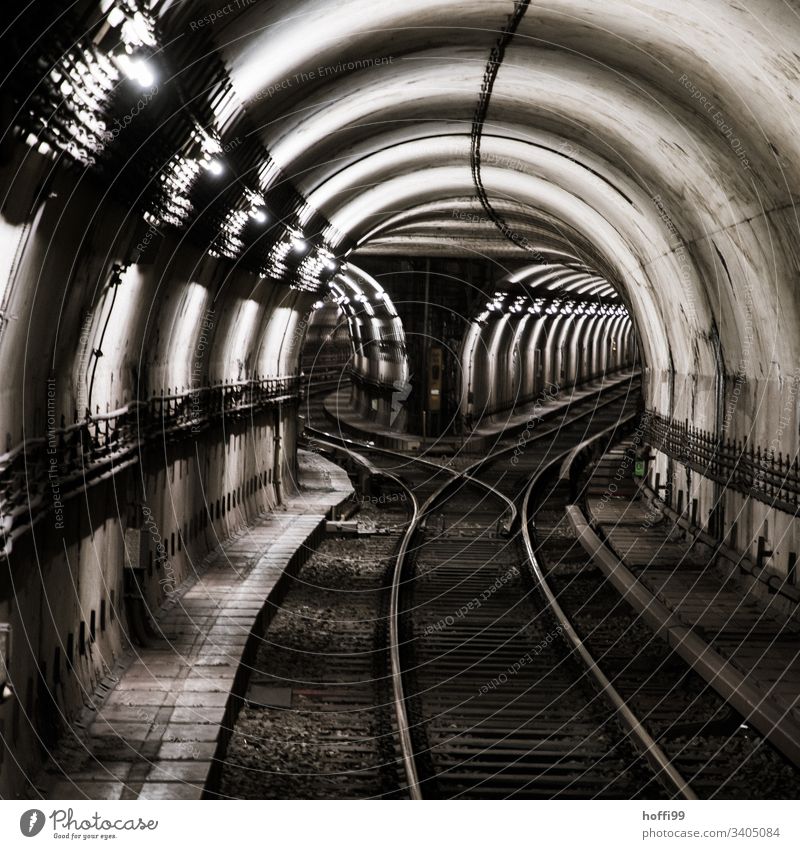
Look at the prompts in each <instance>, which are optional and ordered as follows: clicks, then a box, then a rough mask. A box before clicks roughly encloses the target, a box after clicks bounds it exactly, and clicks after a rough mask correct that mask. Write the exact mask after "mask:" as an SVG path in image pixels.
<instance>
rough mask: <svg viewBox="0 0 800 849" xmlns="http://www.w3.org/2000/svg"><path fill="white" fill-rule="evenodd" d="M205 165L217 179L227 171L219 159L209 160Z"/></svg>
mask: <svg viewBox="0 0 800 849" xmlns="http://www.w3.org/2000/svg"><path fill="white" fill-rule="evenodd" d="M203 165H204V166H205V167H206V169H207V170H209V171H210V172H211V173H212V174H213V175H214V176H215V177H219V175H220V174H221V173H222V172H223V171H224V170H225V169H224V168H223V167H222V163H221V162H220V161H219V159H209V160H208V161H207V162H204V163H203Z"/></svg>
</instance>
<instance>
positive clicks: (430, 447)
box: [323, 370, 638, 453]
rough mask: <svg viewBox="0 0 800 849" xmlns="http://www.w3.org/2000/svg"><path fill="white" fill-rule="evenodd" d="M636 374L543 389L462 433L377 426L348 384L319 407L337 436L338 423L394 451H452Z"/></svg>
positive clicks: (483, 446) (506, 432)
mask: <svg viewBox="0 0 800 849" xmlns="http://www.w3.org/2000/svg"><path fill="white" fill-rule="evenodd" d="M637 374H638V371H631V370H626V371H617V372H614V373H612V374H607V375H604V376H603V377H601V378H600V379H598V380H593V381H591V382H589V383H584V384H581V386H579V387H578V388H577V389H572V388H570V389H567V390H565V391H564V392H562V393H561V394H560V395H550V394H548V393H547V392H544V391H543V392H542V394H541V397H540V398H539V399H538V400H536V401H533V402H529V403H526V404H520V405H519V406H518V407H514V408H512V409H510V410H507V411H505V412H503V413H496V414H494V415H492V416H485V417H483V418H482V419H481V420H480V422H479V423H478V424H477V425H475V427H474V428H473V429H472V431H471V432H470V433H468V434H464V435H463V436H439V437H430V438H428V439H427V440H423V438H422V436H421V435H419V434H412V433H401V432H399V431H396V430H392V429H391V428H388V427H384V426H381V425H379V424H377V423H376V422H373V421H370V420H368V419H366V418H364V417H363V416H361V415H360V414H359V413H357V412H354V411H353V410H352V409H351V407H350V387H349V386H343V387H341V388H340V389H338V390H337V391H335V392H332V393H331V394H330V395H328V397H327V398H326V399H325V401H324V402H323V409H324V411H325V415H326V416H327V417H328V419H329V420H330V421H331V423H332V425H331V426H332V428H333V431H332V432H334V433H335V435H337V436H338V435H340V434H339V432H338V429H337V427H336V425H337V423H338V425H339V426H340V427H342V428H344V429H346V430H349V431H352V432H353V433H354V434H355V435H356V438H359V439H362V440H371V441H373V442H374V443H376V444H377V445H379V446H381V447H382V448H390V449H393V450H395V451H417V450H419V449H420V448H422V449H424V450H425V451H428V452H431V453H437V452H440V451H441V452H445V453H456V452H458V451H460V450H466V451H470V452H477V451H483V450H487V449H488V448H490V447H491V446H492V445H493V444H494V443H495V442H496V440H497V439H498V438H499V437H501V436H512V435H513V434H514V433H516V432H518V431H523V430H524V429H525V428H526V427H527V426H528V423H529V422H530V421H531V419H532V418H533V417H535V418H548V417H552V416H555V415H557V414H558V413H559V412H560V411H561V410H563V409H565V408H566V407H568V406H569V405H570V404H574V403H576V402H578V401H582V400H584V399H586V398H589V397H591V396H592V395H596V394H598V393H599V392H601V391H603V390H606V389H610V388H612V387H614V386H622V385H624V384H625V382H626V381H630V380H631V379H632V378H633V377H634V376H635V375H637ZM637 391H638V390H637Z"/></svg>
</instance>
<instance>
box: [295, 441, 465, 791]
mask: <svg viewBox="0 0 800 849" xmlns="http://www.w3.org/2000/svg"><path fill="white" fill-rule="evenodd" d="M306 430H307V431H313V432H314V433H315V434H317V433H321V431H317V430H316V429H315V428H309V427H306ZM338 439H339V440H340V441H341V442H348V443H350V444H351V445H357V446H359V447H361V448H368V449H369V450H381V451H383V449H373V447H372V446H368V445H363V444H362V445H360V444H359V443H357V442H356V441H355V440H349V439H344V438H342V437H338ZM314 441H315V442H316V443H317V444H319V445H325V446H328V447H329V448H333V449H334V450H336V451H344V452H345V453H346V454H347V455H348V456H350V457H352V458H353V459H354V460H355V461H356V462H357V463H359V464H360V465H362V466H364V467H365V468H366V469H367V470H368V471H369V472H370V473H373V474H375V473H378V474H380V475H382V476H383V477H385V478H388V479H390V480H392V481H393V482H394V483H395V484H396V485H397V486H398V487H400V488H401V489H402V490H404V491H405V492H406V493H407V494H408V496H409V498H410V500H411V506H412V510H411V517H410V519H409V521H408V525H407V526H406V531H405V533H404V534H403V539H402V540H401V541H400V548H399V549H398V554H397V558H396V559H395V568H394V572H393V573H392V584H391V594H390V597H389V661H390V666H391V673H392V695H393V701H394V712H395V721H396V722H397V733H398V737H399V739H400V757H401V759H402V761H403V770H404V772H405V775H406V783H407V785H408V793H409V795H410V796H411V798H412V799H422V794H421V792H420V789H419V775H418V773H417V763H416V756H415V754H414V744H413V741H412V739H411V726H410V724H409V721H408V712H407V710H406V700H405V691H404V688H403V668H402V664H401V661H400V589H401V586H402V571H403V567H404V564H405V558H406V556H407V553H408V546H409V544H410V541H411V538H412V536H413V534H414V531H415V530H416V527H417V525H418V518H419V515H420V506H419V501H418V500H417V497H416V495H414V492H413V491H412V489H411V488H410V487H409V486H407V485H406V484H405V483H404V482H403V481H402V480H401V479H400V478H399V477H397V476H396V475H393V474H391V473H390V472H384V471H383V470H382V469H376V468H375V467H374V466H372V464H371V463H370V462H369V461H368V460H367V458H366V457H364V456H363V455H362V454H360V453H359V452H358V451H356V450H354V449H353V448H350V447H348V446H342V445H338V444H337V443H336V442H331V441H330V440H328V439H320V438H319V437H317V436H315V437H314ZM388 453H394V452H388ZM404 459H408V458H405V457H404ZM412 462H420V463H427V464H428V465H431V466H436V467H437V468H441V467H440V466H437V464H436V463H430V462H429V461H426V460H418V459H414V460H412ZM450 483H452V481H447V484H448V485H449V484H450ZM428 501H430V499H428ZM428 501H426V502H425V503H426V505H427V504H428Z"/></svg>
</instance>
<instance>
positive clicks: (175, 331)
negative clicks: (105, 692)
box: [0, 157, 311, 796]
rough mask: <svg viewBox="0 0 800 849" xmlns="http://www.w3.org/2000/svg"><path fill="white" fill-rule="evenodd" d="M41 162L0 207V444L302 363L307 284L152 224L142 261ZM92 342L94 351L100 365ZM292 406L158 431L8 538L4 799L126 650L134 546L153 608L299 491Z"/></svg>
mask: <svg viewBox="0 0 800 849" xmlns="http://www.w3.org/2000/svg"><path fill="white" fill-rule="evenodd" d="M34 159H35V157H34ZM18 164H19V163H18V162H15V163H12V164H11V165H10V166H9V168H14V167H15V166H16V165H18ZM36 164H38V165H39V166H40V167H41V169H42V170H41V171H39V172H38V174H41V173H43V171H44V168H45V167H46V166H48V165H49V163H45V162H41V161H40V162H38V163H36V162H35V161H31V159H30V157H29V159H28V161H27V163H26V165H25V167H26V169H27V175H26V176H27V179H26V180H25V181H20V180H17V181H15V186H16V187H17V195H16V196H15V197H13V198H10V199H7V202H6V204H5V206H4V209H3V210H2V220H3V226H2V243H1V244H0V256H2V257H3V260H4V269H5V270H6V271H7V273H8V276H7V278H6V277H4V280H3V282H4V285H5V286H6V288H5V291H4V299H3V324H2V329H1V330H0V367H2V371H3V374H4V375H5V378H4V380H3V382H2V404H1V405H0V432H2V433H4V434H5V440H4V443H5V449H6V450H7V451H11V450H13V449H14V448H15V447H17V446H18V445H19V444H20V443H21V442H23V441H24V440H31V439H35V438H37V437H43V436H44V437H45V438H48V439H49V438H51V437H52V438H53V439H56V438H57V432H58V431H60V429H61V427H62V421H63V423H64V424H65V425H67V426H69V425H70V424H72V422H73V420H74V419H75V417H76V415H77V417H78V418H82V416H83V410H82V409H81V408H85V407H86V406H89V405H90V406H91V408H92V411H93V413H99V414H100V415H102V414H104V413H107V412H110V411H115V410H120V409H121V408H125V406H126V405H131V404H133V402H135V401H137V400H148V399H150V398H151V397H152V396H162V395H165V396H176V395H181V394H185V393H187V392H188V393H191V392H192V391H193V390H196V389H198V388H199V387H200V386H206V385H214V384H217V385H219V384H234V383H237V382H241V381H245V380H250V379H256V378H259V379H262V378H273V377H285V376H287V375H296V374H297V372H298V357H299V351H300V345H301V343H302V337H303V328H302V326H301V321H302V316H303V315H304V314H306V313H307V311H308V309H310V303H309V301H310V300H311V296H310V295H309V294H307V293H298V292H293V291H290V290H289V289H287V288H286V287H284V286H278V285H275V284H270V283H269V282H268V281H266V280H261V279H259V278H258V277H257V276H255V275H252V274H247V273H243V272H239V271H236V270H235V269H234V270H232V271H231V270H230V269H229V268H225V267H223V266H221V265H220V264H218V263H214V262H212V261H210V260H209V259H208V258H207V257H204V256H203V254H202V253H201V252H199V251H198V250H197V249H195V248H193V247H192V246H191V245H189V244H187V243H183V244H181V243H178V242H176V241H175V240H174V239H172V238H164V239H161V237H153V238H152V239H151V244H149V245H148V252H147V253H148V256H147V258H146V260H145V261H139V262H130V261H131V258H133V257H136V256H137V254H138V251H137V250H136V245H137V243H138V244H141V241H139V242H137V239H141V228H139V229H138V230H135V229H133V227H132V223H134V222H131V220H130V218H126V214H125V211H124V210H123V209H121V208H119V209H118V210H117V214H116V216H110V215H108V214H106V215H104V216H103V218H102V219H98V220H96V221H94V222H92V223H91V224H89V225H87V222H86V220H85V218H84V217H83V216H82V215H81V214H78V211H79V210H86V209H92V208H93V207H94V206H96V204H97V199H96V198H95V196H94V194H93V191H92V190H91V188H90V187H89V186H88V185H81V184H77V185H75V184H72V183H71V180H70V179H69V178H68V177H67V176H66V175H64V174H62V175H61V176H60V177H58V178H57V179H56V181H55V182H54V183H52V184H51V186H50V193H49V196H48V197H47V198H46V199H44V200H42V199H41V197H37V195H36V188H37V183H36V177H37V172H35V171H33V166H34V165H36ZM3 178H4V180H7V179H9V175H8V174H5V175H3ZM23 186H24V187H25V188H26V189H27V192H28V194H27V196H20V194H21V192H22V191H23V189H22V187H23ZM106 212H108V210H106ZM137 233H138V234H139V235H137ZM129 262H130V264H128V263H129ZM117 263H120V264H123V265H125V266H126V268H125V270H124V271H123V272H122V273H121V274H120V275H119V285H118V286H117V287H116V292H115V291H114V287H110V288H109V287H108V282H109V281H110V280H111V279H112V277H113V272H112V267H113V266H114V265H115V264H117ZM115 295H116V297H115ZM112 302H113V308H112ZM109 316H110V318H109ZM104 328H105V330H104ZM101 340H102V341H101ZM93 349H102V356H100V357H99V358H96V359H97V367H96V369H94V368H93V366H94V360H95V357H94V356H93V355H92V350H93ZM90 385H91V396H90V395H89V391H90ZM131 409H135V408H134V407H131ZM296 415H297V409H296V404H295V403H294V402H290V403H288V404H284V405H282V406H275V407H273V408H270V409H267V410H265V411H262V412H258V413H256V414H255V415H253V416H252V417H250V416H247V417H244V418H238V417H235V416H233V415H232V416H231V417H229V418H228V419H227V420H226V423H225V429H224V432H223V431H222V430H220V429H219V428H218V427H214V428H211V429H207V430H203V431H202V432H198V433H197V434H194V433H192V434H190V435H189V437H188V438H186V437H184V438H183V439H182V440H172V439H170V438H169V436H168V435H167V436H164V437H163V438H161V439H156V441H155V443H152V442H151V443H149V444H147V445H144V446H142V447H141V449H140V452H139V456H138V457H134V461H135V462H134V463H133V464H132V465H130V466H129V467H128V468H126V469H124V470H122V471H119V472H118V473H117V474H115V475H113V476H111V477H108V479H106V480H104V481H100V482H98V483H97V484H96V485H94V486H92V487H91V488H89V489H87V490H86V492H85V495H83V494H82V495H80V496H79V497H75V498H71V499H70V500H68V501H67V500H64V502H63V511H57V512H55V513H53V512H51V513H49V514H47V515H45V516H44V518H43V519H42V520H41V521H40V522H38V524H36V525H35V526H34V527H33V528H31V529H30V530H29V531H28V532H22V533H21V534H20V535H19V536H15V538H14V539H13V541H12V540H9V539H6V540H5V542H6V552H7V554H8V558H7V561H4V569H3V578H2V583H3V592H2V594H1V597H2V599H3V600H2V602H0V620H1V621H3V622H8V623H10V624H11V626H12V629H13V634H14V652H13V659H12V668H11V673H12V675H13V680H14V682H15V684H16V687H17V695H16V698H15V699H12V700H10V701H9V702H8V703H7V704H5V705H3V706H2V707H0V724H2V726H3V728H4V733H11V734H12V735H13V737H14V739H15V740H17V741H18V745H17V746H15V755H14V758H12V757H11V755H10V754H9V753H8V752H6V757H5V759H4V760H3V763H2V765H0V795H2V796H9V795H11V794H12V792H13V791H14V790H16V789H17V788H18V787H19V786H20V782H21V781H22V778H23V775H24V774H26V773H28V772H30V771H31V769H32V768H34V767H35V764H36V763H37V762H38V759H39V757H40V755H41V752H42V751H43V749H44V747H46V746H48V745H51V744H52V743H53V741H54V740H55V737H56V735H57V732H58V729H59V728H61V727H63V726H64V724H65V723H66V722H68V721H70V720H72V719H74V718H75V716H76V714H77V712H78V711H79V710H80V709H81V708H82V706H83V703H84V701H85V697H86V695H87V693H89V692H91V690H92V689H93V687H94V686H95V685H96V683H97V681H98V680H99V678H100V677H101V676H103V675H104V674H106V673H107V672H108V670H109V668H111V667H113V665H114V662H115V660H116V659H118V658H119V657H120V655H121V652H122V651H123V649H124V648H125V645H126V643H127V640H126V637H125V634H129V635H130V634H136V633H137V627H136V624H135V623H134V622H132V621H130V619H129V617H128V611H126V602H125V595H126V591H127V590H129V587H128V586H127V585H126V581H125V578H124V572H125V570H126V566H129V565H131V563H132V562H135V561H137V550H138V547H139V546H140V545H141V546H142V548H143V549H145V553H144V554H143V555H142V556H143V560H142V563H143V565H144V574H143V578H142V581H141V583H142V591H143V596H144V603H145V605H146V606H147V607H149V608H150V609H151V610H155V609H157V608H158V606H159V605H160V604H162V603H163V602H164V601H165V600H167V599H168V598H169V597H170V595H171V594H173V593H174V592H175V591H176V590H178V589H179V588H180V586H181V584H182V583H183V582H184V581H185V580H186V578H187V577H191V576H192V575H193V574H194V572H195V570H196V568H197V567H198V565H199V563H200V562H201V561H202V559H203V557H204V556H205V555H206V554H207V553H208V552H209V551H211V550H212V549H214V548H215V547H216V546H217V544H218V543H219V541H220V540H222V539H225V538H226V537H228V536H230V535H231V534H233V533H236V532H238V531H240V530H241V529H243V528H244V527H246V526H247V524H248V523H250V522H252V521H253V520H254V519H255V518H256V516H257V515H258V514H259V513H260V512H262V511H264V510H268V509H271V508H274V507H275V506H276V505H277V504H278V503H279V501H280V500H281V499H282V498H283V497H284V495H285V494H286V493H287V492H290V491H292V488H293V480H294V468H295V445H296V438H297V430H296ZM278 438H279V439H280V443H279V444H280V449H278V443H277V441H276V440H277V439H278ZM136 461H138V462H136ZM54 471H55V475H54V476H53V477H52V479H51V480H52V485H53V486H57V487H58V489H57V490H56V493H60V492H63V493H64V494H65V495H66V491H67V490H66V482H65V481H64V480H63V478H64V476H65V475H66V474H67V470H63V469H55V470H54ZM7 494H8V493H6V495H7ZM47 496H48V493H46V492H45V493H42V492H30V493H29V497H30V498H32V499H34V500H35V499H37V498H40V497H47ZM132 504H138V505H139V507H138V508H134V507H132V506H131V505H132ZM145 511H146V512H145ZM4 512H5V511H4ZM159 544H161V545H163V546H164V547H165V552H166V553H165V554H164V557H163V562H159V550H158V548H157V546H158V545H159ZM6 563H7V566H6V565H5V564H6ZM136 565H138V563H137V564H136ZM26 717H31V718H32V719H33V722H34V723H35V724H36V726H37V727H36V728H34V727H33V726H32V725H31V724H30V723H29V721H28V719H27V718H26Z"/></svg>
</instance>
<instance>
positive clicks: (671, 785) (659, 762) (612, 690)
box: [521, 431, 697, 799]
mask: <svg viewBox="0 0 800 849" xmlns="http://www.w3.org/2000/svg"><path fill="white" fill-rule="evenodd" d="M603 435H607V432H606V431H603V432H602V433H600V434H597V435H596V436H595V437H593V438H592V439H591V440H586V442H585V443H581V445H580V446H578V447H579V448H584V447H586V445H588V444H589V443H590V442H592V441H594V440H595V439H598V438H601V437H602V436H603ZM573 452H574V449H567V450H566V451H563V452H561V453H560V454H558V455H556V456H555V457H553V459H551V460H550V462H549V463H547V465H545V466H543V467H542V468H541V469H540V470H539V471H538V472H537V473H536V474H535V475H534V476H533V478H532V479H531V481H530V483H529V484H528V486H527V488H526V490H525V496H524V498H523V501H522V508H521V516H522V539H523V542H524V545H525V552H526V554H527V557H528V562H529V564H530V567H531V571H532V573H533V576H534V578H535V579H536V582H537V584H538V586H539V589H540V590H541V592H542V595H543V596H544V597H545V599H546V600H547V603H548V605H549V606H550V610H551V611H552V613H553V616H554V617H555V619H556V621H557V622H558V624H559V625H560V626H561V628H562V629H563V632H564V634H566V636H567V639H568V640H569V642H570V644H571V646H572V648H573V650H574V652H575V654H576V655H577V656H578V657H579V658H580V659H581V661H582V662H583V664H584V666H585V667H586V670H587V672H588V673H589V674H590V675H591V676H592V678H594V680H595V682H596V684H597V686H598V687H600V690H601V692H602V693H603V694H604V696H605V697H606V698H607V699H608V701H609V702H610V703H611V705H612V706H613V708H614V710H615V711H616V713H617V716H618V718H619V720H620V721H621V722H622V724H623V726H624V727H626V728H627V729H628V731H629V732H630V735H631V737H632V739H633V741H634V743H635V745H637V747H638V748H639V749H640V750H641V751H642V753H643V754H644V756H645V758H646V759H647V761H648V763H649V764H650V766H651V767H652V768H653V769H654V771H655V772H656V773H657V774H658V775H659V777H660V779H661V781H662V783H663V784H664V785H665V787H666V788H667V789H668V790H669V791H671V792H673V793H675V794H676V795H678V796H680V797H681V798H683V799H696V798H697V796H696V795H695V793H694V791H693V790H692V788H691V787H690V786H689V784H688V783H687V781H686V780H685V779H684V778H683V776H681V774H680V773H679V772H678V771H677V769H675V767H674V766H673V765H672V762H671V761H670V759H669V757H668V756H667V754H666V753H665V752H664V750H663V749H662V748H661V747H660V746H659V745H658V743H656V741H655V740H654V739H653V738H652V737H651V736H650V734H649V733H648V731H647V729H646V728H645V727H644V726H643V725H642V723H641V722H640V721H639V720H638V718H637V717H636V715H635V714H634V713H633V711H632V710H631V709H630V708H629V707H628V704H627V702H626V701H625V699H624V698H623V697H622V696H621V695H620V693H619V691H618V690H617V688H616V687H615V686H614V685H613V684H612V683H611V681H609V680H608V678H607V677H606V675H605V674H604V673H603V671H602V669H600V667H599V666H598V665H597V661H596V660H595V659H594V658H593V657H592V655H591V653H590V652H589V650H588V649H587V648H586V646H585V645H584V642H583V640H582V639H581V638H580V636H579V635H578V633H577V631H576V630H575V628H574V627H573V625H572V623H571V622H570V620H569V617H568V616H567V615H566V613H565V612H564V610H563V608H562V607H561V605H560V604H559V603H558V599H557V598H556V596H555V594H554V593H553V590H552V588H551V587H550V585H549V584H548V583H547V579H546V577H545V574H544V571H543V570H542V568H541V566H540V564H539V562H538V560H537V559H536V554H535V552H534V548H533V543H532V541H531V535H530V522H529V516H528V508H529V504H530V499H531V494H532V493H533V490H534V488H535V487H536V485H537V484H538V482H539V480H540V479H541V478H542V477H543V475H544V474H545V472H547V471H548V470H549V469H551V468H552V467H553V466H554V465H555V464H556V463H559V462H561V461H563V460H564V458H569V457H571V456H573Z"/></svg>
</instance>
